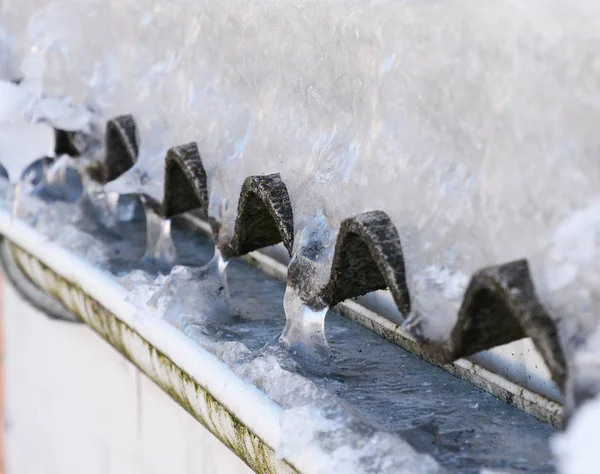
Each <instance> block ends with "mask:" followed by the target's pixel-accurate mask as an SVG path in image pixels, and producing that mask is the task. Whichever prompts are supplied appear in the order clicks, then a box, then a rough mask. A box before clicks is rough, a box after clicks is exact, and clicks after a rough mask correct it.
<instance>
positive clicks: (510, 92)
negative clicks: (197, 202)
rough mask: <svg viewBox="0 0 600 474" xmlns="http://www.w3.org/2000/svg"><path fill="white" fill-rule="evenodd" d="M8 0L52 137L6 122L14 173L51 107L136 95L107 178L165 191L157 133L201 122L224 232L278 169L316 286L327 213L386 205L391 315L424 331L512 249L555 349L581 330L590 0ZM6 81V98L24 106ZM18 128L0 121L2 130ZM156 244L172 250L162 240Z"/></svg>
mask: <svg viewBox="0 0 600 474" xmlns="http://www.w3.org/2000/svg"><path fill="white" fill-rule="evenodd" d="M0 9H1V10H0V11H1V12H2V23H3V25H2V26H3V28H4V30H2V31H1V32H0V48H2V49H1V50H0V51H3V50H7V48H8V49H10V50H11V51H14V53H15V55H16V56H15V57H16V58H17V59H18V61H17V62H20V63H21V73H22V75H23V82H22V88H19V90H20V91H21V90H22V91H26V92H27V94H29V95H27V97H33V98H34V99H35V100H34V102H35V104H37V105H36V108H35V112H31V111H30V112H28V113H27V114H26V115H27V117H28V118H27V121H28V122H27V123H28V124H27V127H29V128H31V127H39V128H40V130H37V129H36V133H38V132H39V133H40V134H41V136H43V137H44V139H43V140H26V141H27V144H28V145H31V146H35V147H37V146H40V147H41V148H40V149H39V150H38V149H37V148H36V149H35V150H31V151H30V150H26V153H23V150H22V149H20V150H18V153H15V150H13V149H7V150H3V149H2V148H1V147H3V146H9V145H10V143H13V144H14V143H16V142H10V141H8V142H3V141H2V140H1V139H0V155H2V156H5V155H6V156H8V155H10V156H11V157H13V156H19V160H20V161H19V164H13V163H8V164H7V167H8V168H11V169H10V170H9V175H10V176H11V179H14V178H13V175H18V176H20V174H19V170H21V171H22V169H24V167H23V163H27V164H28V163H29V162H30V158H29V156H30V155H31V157H33V156H34V155H36V156H37V157H39V156H40V155H46V154H48V153H51V152H52V151H53V145H52V144H50V135H49V130H51V129H50V128H49V127H48V126H46V125H43V124H40V123H39V122H40V120H41V119H42V118H45V119H47V120H48V121H49V122H51V123H55V124H57V125H56V126H58V125H60V126H61V127H65V129H67V130H68V129H69V128H68V127H69V124H72V127H71V128H73V129H79V127H81V126H82V124H85V122H86V121H87V120H88V119H87V118H81V117H82V116H83V115H79V114H75V116H72V115H70V113H71V111H72V110H79V111H87V112H85V113H87V114H89V111H90V110H91V111H93V113H94V114H95V117H94V120H97V121H98V122H99V123H101V122H102V121H105V120H106V119H108V118H111V117H113V116H115V115H119V114H123V113H132V114H133V115H134V116H135V117H136V119H137V120H138V123H139V124H140V134H141V144H142V149H141V150H140V154H139V160H138V161H137V162H136V165H135V166H134V167H133V168H131V169H130V170H129V171H128V172H127V173H125V174H124V175H123V176H122V177H120V178H119V179H118V180H116V181H115V182H113V183H112V184H110V185H109V187H108V191H109V192H111V191H112V192H120V193H131V192H135V193H140V194H145V195H148V196H151V197H153V198H154V199H157V200H160V198H162V195H163V189H162V183H163V174H162V173H164V166H163V165H164V162H163V158H164V152H165V150H166V149H168V148H169V147H171V146H174V145H179V144H182V143H188V142H190V141H195V142H197V143H198V148H199V150H200V153H201V155H202V160H203V164H204V166H205V168H206V171H207V174H208V178H209V190H210V197H211V199H210V207H209V209H208V212H209V215H210V217H212V218H213V219H216V220H218V221H219V222H220V223H221V225H222V226H221V233H220V235H219V238H221V239H224V240H227V239H228V238H230V237H231V236H232V234H233V229H234V223H235V214H236V210H237V199H238V196H239V189H240V187H241V184H242V182H243V180H244V179H245V178H246V177H247V176H250V175H260V174H263V175H264V174H268V173H274V172H279V173H281V176H282V178H283V179H284V181H285V184H286V186H287V188H288V190H289V192H290V197H291V200H292V205H293V209H294V220H295V222H294V229H295V239H294V240H295V242H296V245H295V247H294V250H293V256H292V262H291V264H292V266H291V267H290V268H293V266H294V265H298V264H302V262H303V261H304V262H306V263H307V265H309V266H310V268H311V269H312V271H311V273H307V274H305V275H304V276H305V277H307V278H310V281H308V282H305V283H304V285H305V286H306V287H311V288H312V289H314V290H317V289H319V287H322V286H323V285H324V284H325V283H326V281H327V277H328V275H329V267H330V265H331V258H332V252H330V251H328V249H330V248H331V247H330V246H331V244H332V243H333V242H335V237H336V235H335V234H336V232H337V229H338V228H339V224H340V222H341V221H342V220H343V219H344V218H346V217H348V216H352V215H356V214H357V213H360V212H363V211H367V210H373V209H381V210H383V211H385V212H386V213H387V214H388V215H389V216H390V217H391V218H392V221H393V222H394V224H395V225H396V227H397V228H398V230H399V232H400V235H401V239H402V246H403V252H404V255H405V257H406V271H407V279H408V285H409V288H410V294H411V298H412V301H413V310H414V311H413V314H412V315H404V316H405V317H408V318H409V319H408V321H409V323H412V322H414V320H415V317H417V315H418V316H419V317H422V318H424V319H426V320H427V325H426V328H427V334H426V336H427V337H429V338H433V339H443V338H444V337H446V336H447V333H448V331H449V329H450V328H451V327H452V326H453V323H454V318H455V316H456V313H457V309H458V307H459V305H460V302H461V301H462V297H463V294H464V291H465V288H466V286H467V283H468V278H469V276H470V275H472V274H473V273H474V272H475V271H477V270H478V269H480V268H482V267H485V266H488V265H493V264H499V263H505V262H508V261H511V260H515V259H519V258H527V259H528V261H529V264H530V268H531V270H532V273H533V279H534V282H535V285H536V288H537V292H538V294H539V295H540V297H541V299H542V301H543V303H544V304H545V306H547V307H548V309H549V310H550V311H551V313H552V314H553V315H554V316H555V318H556V321H557V323H558V324H559V325H560V328H561V335H562V336H563V341H562V342H563V344H565V346H576V345H577V344H579V343H580V341H579V339H578V337H577V335H588V334H591V333H592V332H593V331H594V329H595V327H596V325H597V317H596V315H595V311H596V310H595V308H596V307H597V305H598V302H599V301H600V290H599V288H600V285H599V283H600V282H599V281H598V278H599V277H598V275H600V263H598V262H599V260H598V259H597V258H595V254H596V253H597V251H598V248H599V244H598V232H599V231H600V218H599V215H600V212H599V209H600V205H599V204H598V203H599V199H600V198H599V197H598V194H597V188H598V184H599V181H600V171H599V169H598V167H597V160H596V155H597V152H598V150H597V148H598V146H597V139H596V136H597V133H596V130H595V124H596V123H597V122H598V118H599V117H598V115H599V107H598V92H597V91H598V89H599V88H598V85H599V84H598V79H597V78H598V77H599V76H598V74H597V72H598V68H599V66H598V64H597V61H595V60H594V55H593V53H594V52H595V50H596V49H597V43H598V38H599V37H598V34H597V32H598V26H599V25H598V20H597V19H598V18H599V15H598V13H600V12H599V11H598V10H599V9H600V7H598V6H597V5H596V3H595V2H593V1H591V0H575V1H573V2H570V3H569V4H564V3H563V2H559V1H558V0H552V1H550V2H543V1H541V0H534V1H531V2H529V3H527V4H516V3H514V2H499V3H496V4H494V5H493V6H492V7H490V6H489V5H485V4H480V5H479V4H478V5H473V4H471V3H469V2H465V1H464V0H454V1H451V2H449V3H448V2H442V1H439V0H435V1H433V2H427V3H415V2H412V1H409V0H402V1H400V2H391V1H390V0H373V1H370V2H363V3H360V4H357V3H356V2H352V1H350V0H348V1H344V2H335V1H332V0H327V1H323V2H319V3H298V4H296V5H295V8H294V9H291V8H290V6H289V5H288V4H285V2H284V3H281V2H277V1H275V0H267V1H265V2H259V3H252V4H250V5H248V4H246V3H245V2H241V0H235V1H230V2H217V1H215V0H211V1H209V2H205V3H204V4H202V5H197V4H193V3H190V2H187V1H185V0H176V1H174V2H171V3H170V4H169V5H168V6H165V5H163V4H160V3H159V2H155V1H152V0H135V1H134V0H125V1H119V2H117V1H116V0H111V1H98V0H85V1H78V2H75V1H74V0H61V1H58V2H53V3H51V4H42V2H39V1H36V0H4V2H3V4H2V6H1V7H0ZM240 12H244V14H243V15H242V14H241V13H240ZM182 16H185V18H186V21H184V22H182V21H181V18H182ZM25 29H26V30H27V32H28V34H27V35H23V34H20V32H21V31H24V30H25ZM11 34H12V35H13V36H11ZM9 43H10V45H9V46H7V45H8V44H9ZM0 67H2V68H3V70H7V69H8V66H0ZM2 74H5V75H8V73H4V72H3V73H2ZM2 84H4V86H2V87H5V86H6V88H7V90H8V88H10V87H12V85H11V86H9V85H8V83H2ZM1 92H2V91H1V90H0V93H1ZM19 94H21V92H19ZM16 97H17V95H11V99H10V101H4V103H3V104H0V107H2V110H8V111H13V110H15V109H14V108H15V107H21V105H20V104H21V102H19V101H14V100H13V99H14V98H16ZM19 97H21V95H19ZM22 97H25V96H22ZM49 98H52V99H49ZM19 100H20V99H19ZM23 100H24V101H28V100H29V99H28V98H27V99H26V98H24V99H23ZM23 103H24V102H23ZM28 104H29V103H28ZM65 104H66V105H65ZM28 107H29V108H30V109H31V107H30V106H29V105H28ZM31 110H33V109H31ZM82 114H84V112H82ZM8 115H9V114H8V113H7V112H5V113H4V115H3V116H6V117H7V116H8ZM17 115H18V114H17ZM10 116H11V117H12V116H14V113H13V112H10ZM89 120H91V119H89ZM42 125H43V126H42ZM12 126H13V125H10V124H4V125H2V126H1V128H0V134H1V133H6V134H8V133H10V134H11V137H14V136H15V133H16V131H18V130H17V129H10V130H9V127H12ZM44 127H45V128H44ZM29 128H28V130H29ZM42 129H43V130H44V132H43V133H42ZM32 130H33V128H32ZM44 134H45V135H44ZM0 138H1V137H0ZM22 141H23V140H21V142H22ZM6 143H9V145H6ZM0 158H1V156H0ZM31 159H33V158H31ZM17 179H18V178H17ZM102 202H104V201H102ZM107 203H108V207H109V208H111V207H112V208H113V209H117V204H116V203H115V202H114V199H113V201H111V202H108V201H107ZM128 209H129V211H130V212H129V214H130V215H131V214H132V213H133V210H132V209H133V208H131V207H130V208H128ZM154 217H158V216H149V218H148V222H149V224H150V225H149V228H153V226H152V224H153V223H154V224H156V225H155V226H154V227H156V228H157V229H159V231H157V232H153V233H152V236H153V237H152V238H151V239H149V241H151V242H152V241H154V240H156V242H159V241H160V236H161V235H163V234H164V235H167V234H168V232H169V224H168V222H166V221H165V222H163V223H158V221H156V222H155V221H154V220H153V219H154ZM307 235H310V236H311V237H310V238H307ZM154 237H156V239H155V238H154ZM163 240H164V239H163ZM150 247H151V248H152V247H156V246H154V245H152V243H151V245H150ZM317 247H319V248H320V249H321V250H317V252H316V253H314V251H315V248H317ZM156 248H157V249H158V250H155V251H151V252H150V254H151V255H153V256H155V257H156V256H161V255H162V256H163V257H165V258H166V259H171V255H172V254H171V250H170V249H169V248H168V245H167V246H166V247H165V246H160V245H159V246H158V247H156ZM163 252H166V253H163ZM298 262H300V263H298ZM292 283H293V282H292ZM299 289H300V288H298V286H297V285H296V286H294V285H293V284H291V285H290V290H289V291H290V295H293V294H294V292H296V291H298V290H299ZM306 296H307V295H303V296H302V298H301V299H300V300H299V301H295V303H298V304H293V305H288V307H289V308H290V311H289V312H290V314H292V318H291V319H290V324H293V323H295V322H302V317H301V316H298V317H294V316H293V314H294V313H296V314H303V313H306V311H305V310H306V309H309V310H310V311H311V313H310V315H311V316H315V314H316V315H317V316H318V317H316V318H314V321H317V323H318V324H317V325H318V326H319V327H321V326H322V317H321V316H323V317H324V314H325V313H323V312H322V310H323V307H322V306H319V305H318V304H316V305H315V304H314V303H315V302H314V301H311V299H310V298H307V297H306ZM308 296H310V295H308ZM295 300H298V299H297V298H296V299H295ZM288 302H289V301H288ZM292 307H294V308H295V309H292ZM325 312H326V308H325ZM319 318H321V319H319ZM292 345H293V342H292Z"/></svg>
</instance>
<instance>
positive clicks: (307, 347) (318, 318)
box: [281, 286, 333, 373]
mask: <svg viewBox="0 0 600 474" xmlns="http://www.w3.org/2000/svg"><path fill="white" fill-rule="evenodd" d="M283 308H284V311H285V318H286V322H285V328H284V330H283V334H282V335H281V340H282V342H283V343H284V344H285V345H286V346H287V347H288V348H289V350H290V351H292V353H293V354H294V355H295V356H297V357H298V358H299V359H300V360H301V361H302V363H303V365H305V366H308V367H309V368H310V369H312V370H313V371H318V372H325V373H328V372H332V370H333V367H332V366H333V361H332V356H331V352H330V350H329V345H328V344H327V338H326V337H325V315H326V314H327V311H329V307H327V306H323V307H322V308H318V309H312V308H310V307H309V306H308V305H307V304H306V303H304V302H303V301H302V298H301V297H300V295H298V293H297V291H296V290H295V289H294V288H293V287H292V286H288V287H287V288H286V290H285V297H284V299H283Z"/></svg>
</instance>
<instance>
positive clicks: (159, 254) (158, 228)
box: [142, 198, 177, 265]
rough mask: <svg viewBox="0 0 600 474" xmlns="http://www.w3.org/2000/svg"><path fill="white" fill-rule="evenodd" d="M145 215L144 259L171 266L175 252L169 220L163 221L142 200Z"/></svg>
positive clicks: (145, 200)
mask: <svg viewBox="0 0 600 474" xmlns="http://www.w3.org/2000/svg"><path fill="white" fill-rule="evenodd" d="M142 203H143V205H144V212H145V214H146V255H145V256H144V258H147V259H150V260H154V261H157V262H161V263H164V264H166V265H173V264H174V263H175V262H176V260H177V250H176V249H175V244H174V243H173V238H172V236H171V219H163V218H162V217H161V216H159V215H158V214H157V212H156V211H155V210H154V209H153V208H152V206H151V205H150V204H149V203H148V200H147V199H144V198H143V199H142Z"/></svg>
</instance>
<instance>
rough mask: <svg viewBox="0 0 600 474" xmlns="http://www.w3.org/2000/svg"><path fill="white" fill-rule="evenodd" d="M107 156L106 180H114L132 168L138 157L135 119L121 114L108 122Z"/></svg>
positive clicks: (105, 162)
mask: <svg viewBox="0 0 600 474" xmlns="http://www.w3.org/2000/svg"><path fill="white" fill-rule="evenodd" d="M105 143H106V157H105V160H104V180H105V182H109V181H112V180H114V179H116V178H118V177H119V176H121V175H122V174H123V173H124V172H125V171H127V170H128V169H129V168H131V167H132V166H133V165H134V163H135V162H136V161H137V157H138V151H139V147H138V139H137V127H136V124H135V120H134V118H133V117H132V116H131V115H121V116H119V117H115V118H113V119H111V120H109V121H108V123H107V124H106V142H105Z"/></svg>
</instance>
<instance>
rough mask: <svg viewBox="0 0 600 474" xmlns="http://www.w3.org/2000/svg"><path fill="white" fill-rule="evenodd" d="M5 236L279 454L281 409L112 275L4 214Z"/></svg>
mask: <svg viewBox="0 0 600 474" xmlns="http://www.w3.org/2000/svg"><path fill="white" fill-rule="evenodd" d="M0 234H2V235H3V236H4V237H5V238H6V239H8V240H10V241H11V242H13V243H14V244H15V245H17V246H18V247H21V248H22V249H23V250H24V251H26V252H27V253H29V254H30V255H31V256H32V257H34V258H36V259H38V260H39V261H40V262H41V263H43V264H44V265H46V266H47V267H49V268H50V269H51V270H53V271H54V272H56V273H57V274H58V275H59V276H61V277H62V278H64V279H65V280H67V281H69V282H71V283H72V284H74V285H76V286H78V287H79V288H80V289H81V290H82V291H83V292H84V293H86V294H87V295H88V296H89V297H91V298H92V299H94V300H96V301H97V302H98V303H100V304H101V305H102V306H103V307H104V308H105V309H106V310H107V311H108V312H110V313H112V314H113V315H114V316H115V317H116V318H117V319H118V320H120V321H121V322H122V323H124V324H125V325H127V326H128V327H129V328H131V330H132V331H134V332H136V333H137V334H138V335H139V336H140V337H141V338H142V339H144V340H146V341H147V342H148V343H149V344H150V345H152V346H153V347H154V348H155V349H157V350H158V351H160V352H161V353H163V354H165V356H167V357H168V358H169V359H170V360H171V361H172V363H173V364H175V365H176V366H177V367H178V368H179V369H180V370H182V371H183V372H184V373H186V374H187V375H189V376H190V377H191V378H192V379H193V380H195V381H196V382H197V383H198V384H199V385H201V386H202V387H203V388H205V389H206V390H207V391H208V392H209V393H210V394H211V395H212V396H214V397H215V398H216V399H217V400H218V401H219V402H220V403H221V404H222V405H223V406H224V407H225V408H227V409H228V410H229V411H230V412H231V413H233V414H234V415H235V416H236V417H237V418H238V419H239V420H240V421H241V422H242V423H243V424H244V425H245V426H246V427H247V428H248V429H250V430H251V431H252V432H253V433H254V434H255V435H256V436H258V437H259V438H260V439H262V440H263V441H264V442H265V443H266V444H267V445H268V446H269V447H271V448H272V449H273V450H274V451H275V450H276V449H277V447H278V446H279V444H280V440H281V437H282V433H281V427H280V420H281V417H282V414H283V408H282V407H281V406H280V405H278V404H277V403H275V402H274V401H272V400H271V399H269V398H268V397H267V395H265V394H264V393H263V392H261V391H260V390H259V389H258V388H256V387H254V386H253V385H251V384H249V383H247V382H244V381H243V380H242V379H240V378H239V377H238V376H237V375H236V374H235V373H234V372H233V371H232V370H231V369H230V368H229V367H228V366H227V365H226V364H225V363H224V362H221V361H220V360H219V359H218V358H217V357H215V356H214V355H212V354H211V353H209V352H208V351H206V350H205V349H204V348H202V347H201V346H200V345H198V344H196V343H194V342H193V341H192V340H191V339H189V338H187V337H186V336H185V335H183V334H182V333H181V332H179V331H178V330H177V329H176V328H174V327H173V326H171V325H169V324H168V323H167V322H165V321H162V320H158V319H147V318H146V319H145V318H142V317H140V316H139V315H138V314H139V310H138V309H137V308H136V307H135V306H134V305H133V304H132V303H129V302H127V301H125V298H126V296H127V294H128V292H127V289H126V288H124V287H123V286H121V285H120V284H119V283H117V282H116V281H115V280H114V279H113V278H112V276H111V275H109V274H108V273H106V272H104V271H102V270H100V269H98V268H96V267H94V266H93V265H92V264H90V263H88V262H87V261H85V260H84V259H82V258H80V257H79V256H77V255H76V254H74V253H73V252H71V251H69V250H66V249H64V248H63V247H60V246H59V245H57V244H55V243H54V242H52V241H50V240H49V239H48V238H47V237H45V236H44V235H42V234H41V233H39V232H38V231H37V230H35V229H34V228H33V227H31V226H29V225H27V224H25V223H23V222H22V221H19V220H17V219H13V218H12V217H11V216H10V214H9V213H8V211H7V210H5V209H0ZM136 313H137V314H136ZM311 451H313V450H311ZM323 455H324V453H321V452H312V453H311V455H310V456H307V458H313V459H305V458H304V456H302V457H303V459H302V460H298V461H300V462H294V461H295V460H289V461H290V463H291V464H292V465H294V466H298V467H300V465H302V469H301V471H302V472H313V469H311V466H317V465H319V462H318V460H319V459H320V458H321V457H322V456H323Z"/></svg>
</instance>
